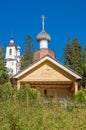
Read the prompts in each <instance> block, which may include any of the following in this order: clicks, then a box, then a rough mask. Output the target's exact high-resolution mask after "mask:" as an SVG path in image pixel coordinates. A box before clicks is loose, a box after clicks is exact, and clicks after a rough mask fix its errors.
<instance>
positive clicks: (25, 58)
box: [21, 35, 34, 70]
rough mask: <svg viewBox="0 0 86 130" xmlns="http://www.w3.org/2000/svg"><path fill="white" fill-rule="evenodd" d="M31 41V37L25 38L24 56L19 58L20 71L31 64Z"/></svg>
mask: <svg viewBox="0 0 86 130" xmlns="http://www.w3.org/2000/svg"><path fill="white" fill-rule="evenodd" d="M33 52H34V51H33V41H32V38H31V36H29V35H28V36H27V40H26V46H25V51H24V54H23V56H22V58H21V70H22V69H24V68H25V67H26V66H28V65H29V64H31V63H32V62H33Z"/></svg>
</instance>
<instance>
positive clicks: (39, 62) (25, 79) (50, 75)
mask: <svg viewBox="0 0 86 130" xmlns="http://www.w3.org/2000/svg"><path fill="white" fill-rule="evenodd" d="M42 25H43V29H42V31H41V32H40V33H39V34H38V35H37V41H38V42H39V44H40V49H39V50H38V51H36V52H35V53H34V62H33V63H32V64H31V65H29V66H28V67H26V68H25V69H24V70H22V71H21V72H20V73H18V74H16V75H14V76H13V77H12V80H13V82H15V83H16V84H17V86H18V88H21V87H22V86H24V85H25V84H28V85H30V86H31V87H34V88H36V89H38V90H39V91H40V92H41V94H42V96H50V97H57V98H65V99H70V98H71V97H73V95H74V94H75V93H76V92H77V91H78V90H79V87H80V86H81V81H82V77H81V76H79V75H78V74H77V73H75V72H74V71H72V70H71V69H69V68H67V67H66V66H65V65H63V64H61V63H60V62H58V61H57V60H56V58H55V54H54V52H53V51H51V50H50V49H48V42H49V41H50V35H49V34H48V33H47V32H46V31H45V30H44V16H42Z"/></svg>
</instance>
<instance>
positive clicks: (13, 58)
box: [5, 38, 20, 76]
mask: <svg viewBox="0 0 86 130" xmlns="http://www.w3.org/2000/svg"><path fill="white" fill-rule="evenodd" d="M5 59H6V67H7V70H8V73H9V75H10V76H12V75H15V74H16V73H18V72H19V71H20V47H19V46H18V47H16V45H15V43H14V39H13V38H11V39H10V43H9V45H8V46H7V47H6V57H5Z"/></svg>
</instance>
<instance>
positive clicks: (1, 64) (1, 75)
mask: <svg viewBox="0 0 86 130" xmlns="http://www.w3.org/2000/svg"><path fill="white" fill-rule="evenodd" d="M8 79H9V77H8V73H7V69H6V67H5V60H4V48H3V47H0V84H3V83H6V82H7V81H8Z"/></svg>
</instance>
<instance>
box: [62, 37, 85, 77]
mask: <svg viewBox="0 0 86 130" xmlns="http://www.w3.org/2000/svg"><path fill="white" fill-rule="evenodd" d="M82 52H83V49H82V46H81V45H80V43H79V42H78V40H77V39H73V40H72V42H69V43H68V44H67V45H66V47H65V49H64V63H65V64H66V65H67V66H69V67H70V68H71V69H73V70H74V71H76V72H78V73H79V74H81V75H83V69H82V64H83V61H82V56H83V53H82Z"/></svg>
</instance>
